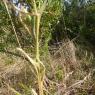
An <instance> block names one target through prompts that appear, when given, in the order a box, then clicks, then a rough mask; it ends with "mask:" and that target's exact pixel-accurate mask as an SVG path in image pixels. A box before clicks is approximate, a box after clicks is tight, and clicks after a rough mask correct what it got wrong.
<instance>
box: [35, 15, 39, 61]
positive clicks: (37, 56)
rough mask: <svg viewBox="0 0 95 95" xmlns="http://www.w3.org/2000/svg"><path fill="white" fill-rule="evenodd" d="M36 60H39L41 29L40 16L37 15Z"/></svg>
mask: <svg viewBox="0 0 95 95" xmlns="http://www.w3.org/2000/svg"><path fill="white" fill-rule="evenodd" d="M36 25H37V26H36V59H37V60H39V57H40V53H39V27H40V15H39V14H38V15H37V24H36Z"/></svg>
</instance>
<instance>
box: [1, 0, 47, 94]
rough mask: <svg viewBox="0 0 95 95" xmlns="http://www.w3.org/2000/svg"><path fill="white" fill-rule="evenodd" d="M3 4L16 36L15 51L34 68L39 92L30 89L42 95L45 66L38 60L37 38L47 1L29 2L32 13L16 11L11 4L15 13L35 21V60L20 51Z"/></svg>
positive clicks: (34, 0)
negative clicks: (31, 6) (16, 46)
mask: <svg viewBox="0 0 95 95" xmlns="http://www.w3.org/2000/svg"><path fill="white" fill-rule="evenodd" d="M3 2H4V4H5V6H6V9H7V12H8V15H9V17H10V20H11V23H12V26H13V30H14V33H15V35H16V38H17V41H18V44H19V48H17V50H18V51H20V52H21V53H22V54H23V55H24V56H25V57H26V58H27V59H28V60H29V61H30V63H31V65H32V67H33V68H34V70H35V73H36V74H35V75H36V78H37V83H38V89H39V92H36V91H35V90H33V89H32V93H33V94H34V95H37V93H38V95H44V90H43V89H44V77H45V66H44V64H43V62H42V61H41V60H40V49H39V46H40V43H39V40H40V39H39V38H40V37H39V35H40V22H41V17H42V14H43V11H44V9H45V7H46V5H47V0H45V1H44V0H39V1H36V0H31V2H32V4H33V12H26V11H24V10H21V9H18V7H17V6H15V4H13V3H12V7H13V8H14V9H15V11H16V13H19V14H25V15H30V16H33V17H34V19H35V21H34V22H33V23H34V26H35V27H33V28H34V29H33V30H34V31H33V32H34V34H35V59H32V58H31V57H30V56H29V55H28V54H27V53H26V52H25V51H24V50H23V49H22V47H21V45H20V42H19V39H18V37H17V34H16V30H15V27H14V24H13V21H12V18H11V15H10V13H9V9H8V6H7V2H6V1H5V0H3ZM37 3H38V5H37ZM16 16H17V15H16ZM23 26H24V27H25V26H26V25H25V24H23ZM26 28H27V29H28V27H27V26H26V27H25V29H26ZM34 92H35V93H36V94H35V93H34Z"/></svg>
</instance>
